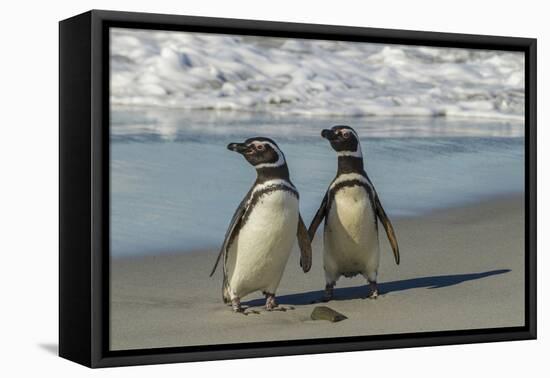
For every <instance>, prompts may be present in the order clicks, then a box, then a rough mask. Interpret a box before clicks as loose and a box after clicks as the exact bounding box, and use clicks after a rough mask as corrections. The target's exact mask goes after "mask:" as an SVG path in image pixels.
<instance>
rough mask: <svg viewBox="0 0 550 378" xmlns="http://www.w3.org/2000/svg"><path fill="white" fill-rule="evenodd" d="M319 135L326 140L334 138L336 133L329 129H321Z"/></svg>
mask: <svg viewBox="0 0 550 378" xmlns="http://www.w3.org/2000/svg"><path fill="white" fill-rule="evenodd" d="M321 136H322V137H323V138H325V139H327V140H334V139H336V133H335V132H334V131H332V130H329V129H324V130H323V131H321Z"/></svg>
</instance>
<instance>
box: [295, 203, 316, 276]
mask: <svg viewBox="0 0 550 378" xmlns="http://www.w3.org/2000/svg"><path fill="white" fill-rule="evenodd" d="M296 236H297V237H298V246H299V247H300V266H301V267H302V270H303V271H304V273H307V272H309V270H310V269H311V260H312V254H311V242H310V240H309V236H308V233H307V228H306V225H305V224H304V221H303V219H302V215H300V214H298V230H297V232H296Z"/></svg>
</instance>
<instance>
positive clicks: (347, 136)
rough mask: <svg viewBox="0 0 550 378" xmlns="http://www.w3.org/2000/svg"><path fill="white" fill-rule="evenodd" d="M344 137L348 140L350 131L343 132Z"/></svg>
mask: <svg viewBox="0 0 550 378" xmlns="http://www.w3.org/2000/svg"><path fill="white" fill-rule="evenodd" d="M342 136H343V137H344V139H348V138H349V131H342Z"/></svg>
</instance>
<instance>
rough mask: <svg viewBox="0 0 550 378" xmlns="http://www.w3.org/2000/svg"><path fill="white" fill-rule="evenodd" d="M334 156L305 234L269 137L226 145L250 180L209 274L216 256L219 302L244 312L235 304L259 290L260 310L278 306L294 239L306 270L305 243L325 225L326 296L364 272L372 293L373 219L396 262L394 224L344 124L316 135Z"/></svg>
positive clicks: (309, 258)
mask: <svg viewBox="0 0 550 378" xmlns="http://www.w3.org/2000/svg"><path fill="white" fill-rule="evenodd" d="M321 136H322V137H323V138H325V139H327V140H328V141H329V142H330V144H331V146H332V148H333V149H334V150H335V151H336V153H337V155H338V171H337V173H336V177H335V178H334V180H333V181H332V182H331V183H330V185H329V188H328V190H327V192H326V193H325V196H324V198H323V200H322V202H321V206H320V207H319V210H318V211H317V213H316V214H315V216H314V218H313V220H312V222H311V224H310V226H309V229H306V227H305V224H304V222H303V220H302V217H301V215H300V212H299V206H298V200H299V194H298V191H297V190H296V188H295V186H294V185H293V184H292V182H291V181H290V177H289V172H288V166H287V163H286V160H285V156H284V154H283V152H282V151H281V150H280V149H279V147H278V146H277V144H276V143H275V142H274V141H273V140H271V139H268V138H261V137H257V138H250V139H247V140H246V141H245V142H244V143H231V144H229V145H228V146H227V148H228V149H229V150H231V151H235V152H238V153H240V154H242V155H243V156H244V157H245V159H246V160H247V161H248V162H249V163H250V164H252V165H253V166H254V167H255V169H256V173H257V177H256V181H255V182H254V185H253V186H252V188H251V189H250V190H249V191H248V193H247V195H246V196H245V198H244V199H243V200H242V202H241V204H240V205H239V207H238V208H237V210H236V211H235V214H234V215H233V218H232V219H231V223H230V225H229V228H228V230H227V232H226V235H225V240H224V242H223V245H222V248H221V250H220V253H219V255H218V258H217V260H216V263H215V264H214V268H213V269H212V272H211V274H210V276H212V275H213V274H214V272H215V270H216V267H217V266H218V263H219V262H220V260H222V259H223V285H222V297H223V300H224V303H231V305H232V307H233V310H234V311H235V312H243V308H242V307H241V304H240V299H241V298H243V297H244V296H246V295H248V294H250V293H253V292H256V291H262V292H263V293H264V295H265V296H266V303H265V308H266V310H268V311H271V310H273V309H275V308H276V307H277V303H276V301H275V292H276V290H277V287H278V286H279V283H280V281H281V278H282V275H283V271H284V268H285V266H286V263H287V260H288V258H289V256H290V252H291V250H292V246H293V244H294V241H295V238H296V237H297V239H298V245H299V247H300V266H301V267H302V269H303V271H304V273H307V272H308V271H309V270H310V268H311V261H312V256H311V242H312V241H313V237H314V236H315V232H316V231H317V228H318V227H319V225H320V224H321V222H322V221H323V219H324V220H325V229H324V255H323V260H324V261H323V262H324V270H325V280H326V286H325V295H324V298H323V299H324V300H325V301H328V300H330V299H331V298H332V296H333V289H334V286H335V284H336V281H337V280H338V279H339V278H340V277H341V276H345V277H353V276H355V275H357V274H361V275H363V276H364V277H365V278H366V279H367V280H368V282H369V286H370V294H369V297H371V298H376V297H377V296H378V289H377V285H376V282H377V272H378V266H379V257H380V251H379V242H378V220H379V219H380V221H381V223H382V225H383V226H384V229H385V230H386V233H387V236H388V239H389V241H390V244H391V246H392V249H393V253H394V257H395V262H396V263H397V264H399V247H398V245H397V239H396V236H395V232H394V229H393V226H392V224H391V222H390V220H389V218H388V217H387V215H386V213H385V211H384V209H383V207H382V204H381V203H380V199H379V198H378V195H377V193H376V190H375V189H374V186H373V185H372V182H371V181H370V179H369V178H368V176H367V174H366V172H365V170H364V168H363V155H362V152H361V145H360V142H359V137H358V136H357V133H356V132H355V131H354V130H353V129H352V128H351V127H349V126H334V127H332V128H331V129H330V130H323V131H322V133H321Z"/></svg>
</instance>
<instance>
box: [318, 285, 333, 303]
mask: <svg viewBox="0 0 550 378" xmlns="http://www.w3.org/2000/svg"><path fill="white" fill-rule="evenodd" d="M333 297H334V283H328V284H326V286H325V294H324V295H323V299H322V300H321V301H322V302H328V301H330V300H331V299H332V298H333Z"/></svg>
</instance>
